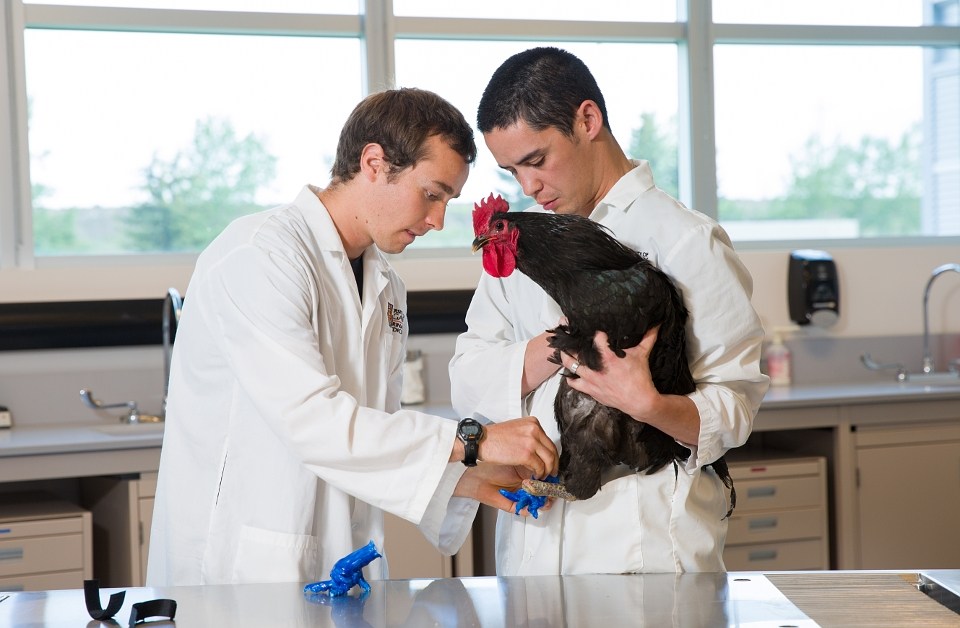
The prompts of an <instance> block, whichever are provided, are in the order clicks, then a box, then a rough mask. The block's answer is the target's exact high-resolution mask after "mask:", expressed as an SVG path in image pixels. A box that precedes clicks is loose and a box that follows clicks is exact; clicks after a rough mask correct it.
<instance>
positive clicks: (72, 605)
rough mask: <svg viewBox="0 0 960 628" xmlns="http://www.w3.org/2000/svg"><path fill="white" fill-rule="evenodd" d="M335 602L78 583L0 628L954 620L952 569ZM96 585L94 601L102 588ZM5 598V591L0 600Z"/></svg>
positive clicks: (661, 580) (474, 581)
mask: <svg viewBox="0 0 960 628" xmlns="http://www.w3.org/2000/svg"><path fill="white" fill-rule="evenodd" d="M370 585H371V591H370V592H369V593H368V594H366V595H365V596H360V595H359V594H358V591H359V589H357V588H355V589H354V591H353V592H352V593H351V594H350V595H347V596H344V597H336V598H330V597H327V596H325V595H323V596H320V595H316V594H305V593H304V592H303V583H283V584H243V585H211V586H185V587H158V588H133V589H127V590H126V597H125V600H124V602H123V606H122V607H121V608H120V610H119V611H118V612H117V613H116V615H115V616H114V618H113V621H108V620H91V619H90V615H89V614H88V612H87V608H86V606H85V603H84V595H83V590H81V589H72V590H59V591H37V592H21V593H9V594H0V626H7V627H9V628H27V627H29V628H77V627H78V626H84V625H86V626H88V627H91V626H111V625H112V626H116V625H118V624H120V625H127V622H128V619H129V617H130V613H131V609H132V606H133V604H135V603H141V602H145V601H148V600H153V599H172V600H174V601H176V604H177V606H176V612H175V618H174V621H173V622H171V621H169V620H168V619H165V618H163V617H153V618H151V619H150V623H148V624H145V625H147V626H150V627H152V628H153V627H159V626H177V627H179V628H195V627H203V628H214V627H217V626H230V627H231V628H247V627H250V628H253V627H257V628H262V627H263V626H283V627H285V628H296V627H299V626H310V627H324V626H336V627H338V628H344V627H347V628H349V627H355V626H360V627H371V626H373V627H379V626H418V627H419V626H444V627H454V626H504V627H512V626H578V627H580V626H603V627H605V628H607V627H612V626H650V627H657V628H663V627H667V626H677V627H683V628H698V627H711V628H713V627H718V626H752V627H758V628H759V627H762V626H771V627H774V626H780V627H782V626H793V627H798V628H801V627H810V626H824V627H829V626H844V627H845V628H857V627H859V626H870V627H871V628H877V627H883V626H898V627H901V626H907V625H920V624H922V625H924V626H935V627H939V626H952V627H956V626H960V615H958V614H957V612H956V609H957V599H958V598H957V591H958V587H960V571H954V570H932V571H925V572H921V571H899V572H889V571H885V572H774V573H759V572H756V573H754V572H731V573H707V574H679V575H677V574H644V575H584V576H562V577H561V576H530V577H513V578H496V577H481V578H446V579H435V580H431V579H421V580H385V581H373V582H371V583H370ZM120 590H122V589H103V590H101V592H100V598H101V601H102V603H103V605H104V606H106V605H107V600H108V598H109V596H110V594H112V593H116V592H118V591H120ZM5 596H6V597H5Z"/></svg>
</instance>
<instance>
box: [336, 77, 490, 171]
mask: <svg viewBox="0 0 960 628" xmlns="http://www.w3.org/2000/svg"><path fill="white" fill-rule="evenodd" d="M434 135H439V136H440V137H442V138H443V139H444V140H446V142H447V144H448V145H449V146H450V148H452V149H453V150H454V151H456V152H457V153H458V154H459V155H460V156H461V157H463V160H464V161H465V162H466V163H468V164H471V163H473V162H474V160H475V159H476V158H477V145H476V143H475V142H474V140H473V129H471V128H470V125H469V124H468V123H467V121H466V119H465V118H464V117H463V114H462V113H460V111H459V110H458V109H457V108H456V107H454V106H453V105H451V104H450V103H449V102H447V101H446V100H444V99H443V98H441V97H440V96H438V95H436V94H434V93H433V92H430V91H427V90H424V89H416V88H410V87H405V88H401V89H392V90H387V91H383V92H377V93H376V94H371V95H370V96H367V97H366V98H364V99H363V100H362V101H360V104H358V105H357V106H356V107H355V108H354V110H353V112H352V113H351V114H350V117H349V118H347V122H346V124H344V125H343V130H341V131H340V141H339V142H338V143H337V156H336V159H335V160H334V162H333V168H331V170H330V174H331V176H332V177H333V180H334V182H344V181H349V180H350V179H352V178H353V177H355V176H356V174H357V173H358V172H360V154H361V153H362V152H363V147H364V146H366V145H367V144H371V143H373V144H379V145H380V146H381V147H382V148H383V152H384V156H385V158H386V160H387V163H388V164H389V173H390V175H394V174H396V173H399V172H400V171H402V170H404V169H405V168H408V167H412V166H414V165H416V164H417V162H418V161H420V160H421V159H423V158H424V157H425V156H426V150H427V149H426V142H427V139H428V138H430V137H432V136H434Z"/></svg>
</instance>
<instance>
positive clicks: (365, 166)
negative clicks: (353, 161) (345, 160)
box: [360, 142, 387, 181]
mask: <svg viewBox="0 0 960 628" xmlns="http://www.w3.org/2000/svg"><path fill="white" fill-rule="evenodd" d="M381 173H383V174H384V175H386V173H387V161H386V159H385V158H384V153H383V147H382V146H380V144H376V143H373V142H371V143H370V144H367V145H366V146H364V147H363V150H362V151H360V174H362V175H363V176H364V177H366V178H367V179H368V180H370V181H374V180H376V178H377V176H379V175H380V174H381Z"/></svg>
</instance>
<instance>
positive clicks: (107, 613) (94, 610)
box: [83, 580, 127, 619]
mask: <svg viewBox="0 0 960 628" xmlns="http://www.w3.org/2000/svg"><path fill="white" fill-rule="evenodd" d="M126 595H127V592H126V591H120V592H119V593H114V594H113V595H111V596H110V601H109V602H108V603H107V607H106V608H103V607H102V606H101V605H100V581H99V580H84V581H83V599H84V601H85V602H86V603H87V612H88V613H90V617H92V618H94V619H110V618H111V617H113V616H114V615H116V614H117V611H119V610H120V607H121V606H123V598H124V597H125V596H126Z"/></svg>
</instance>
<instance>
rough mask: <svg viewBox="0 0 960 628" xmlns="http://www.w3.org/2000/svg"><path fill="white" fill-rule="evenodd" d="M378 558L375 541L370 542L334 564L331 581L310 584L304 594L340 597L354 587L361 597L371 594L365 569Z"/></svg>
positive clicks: (305, 588)
mask: <svg viewBox="0 0 960 628" xmlns="http://www.w3.org/2000/svg"><path fill="white" fill-rule="evenodd" d="M377 558H380V553H379V552H377V548H376V546H375V545H374V544H373V541H370V542H369V543H367V544H366V545H364V546H363V547H361V548H359V549H356V550H353V551H352V552H350V553H349V554H347V555H346V556H344V557H343V558H341V559H340V560H338V561H337V562H336V563H334V565H333V569H331V570H330V579H329V580H321V581H320V582H313V583H311V584H308V585H307V586H305V587H303V592H304V593H326V594H328V595H332V596H340V595H346V594H347V593H349V592H350V589H352V588H353V587H354V586H359V587H360V590H361V591H362V593H361V595H365V594H367V593H369V592H370V585H369V584H368V583H367V581H366V580H364V578H363V568H364V567H366V566H367V565H369V564H370V563H371V562H373V561H374V560H375V559H377Z"/></svg>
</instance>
